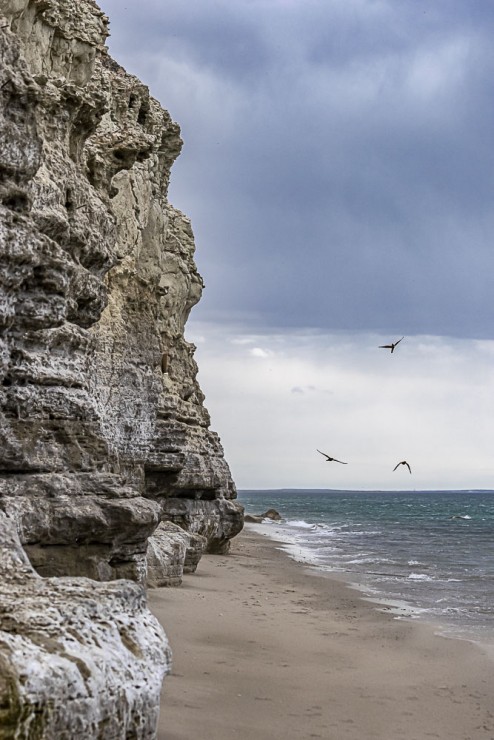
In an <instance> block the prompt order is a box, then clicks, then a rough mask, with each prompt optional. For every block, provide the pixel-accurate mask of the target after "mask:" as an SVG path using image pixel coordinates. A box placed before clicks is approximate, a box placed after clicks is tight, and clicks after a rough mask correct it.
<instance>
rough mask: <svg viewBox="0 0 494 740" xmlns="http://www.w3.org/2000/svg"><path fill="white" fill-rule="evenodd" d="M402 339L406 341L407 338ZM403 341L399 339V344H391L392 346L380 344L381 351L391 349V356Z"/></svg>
mask: <svg viewBox="0 0 494 740" xmlns="http://www.w3.org/2000/svg"><path fill="white" fill-rule="evenodd" d="M401 339H405V337H402V338H401ZM401 339H398V341H397V342H391V344H380V345H379V349H390V350H391V354H393V352H394V351H395V347H396V346H397V345H398V344H399V343H400V342H401Z"/></svg>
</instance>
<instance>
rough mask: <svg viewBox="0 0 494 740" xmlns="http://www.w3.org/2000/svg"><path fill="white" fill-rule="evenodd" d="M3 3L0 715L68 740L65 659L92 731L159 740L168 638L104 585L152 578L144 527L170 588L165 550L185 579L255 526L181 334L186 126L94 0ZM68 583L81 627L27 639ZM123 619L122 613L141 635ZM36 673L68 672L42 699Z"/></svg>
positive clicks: (68, 606) (118, 587) (187, 241)
mask: <svg viewBox="0 0 494 740" xmlns="http://www.w3.org/2000/svg"><path fill="white" fill-rule="evenodd" d="M0 13H1V14H2V16H3V18H2V19H0V26H1V28H0V53H1V55H2V66H1V69H0V96H1V99H2V104H1V109H0V267H1V270H0V329H1V335H0V378H1V380H2V390H1V393H0V446H1V450H2V451H1V453H0V460H1V463H0V514H1V516H0V543H1V544H2V545H3V544H4V541H5V545H4V547H3V549H2V550H1V551H0V572H1V573H3V574H4V576H5V581H6V582H7V581H8V583H9V584H10V588H7V589H6V590H5V589H3V590H1V591H0V663H1V664H2V665H4V663H5V666H8V670H7V668H6V669H5V671H3V672H2V679H0V720H1V717H2V714H1V713H2V712H3V713H4V715H5V716H8V717H9V718H10V719H9V722H10V725H9V726H11V727H14V725H15V722H18V721H19V722H20V719H19V718H22V717H24V719H23V720H22V721H23V722H24V724H25V727H28V726H29V723H32V722H34V719H33V717H36V722H38V720H40V721H41V720H42V723H41V724H42V726H43V728H45V725H46V727H48V728H49V729H43V730H42V733H41V734H39V733H38V734H36V735H34V734H29V731H28V730H26V731H25V734H22V732H24V730H23V731H22V732H20V733H19V734H18V735H16V737H55V736H56V737H61V738H62V737H71V736H72V735H71V734H70V733H71V732H72V730H70V729H65V730H64V729H63V722H64V720H63V717H62V719H61V718H60V716H59V715H58V713H57V712H59V707H58V704H59V700H61V701H62V702H63V701H65V699H64V698H62V695H61V694H59V693H57V691H58V689H59V688H60V686H59V685H58V684H57V680H58V681H59V682H60V681H61V675H60V674H59V673H57V670H55V668H54V666H55V665H59V663H58V662H57V661H60V660H63V661H69V662H71V663H72V669H71V670H73V671H74V672H75V674H78V675H79V679H80V681H82V683H80V685H79V684H78V683H77V681H76V680H75V679H74V683H73V687H72V688H74V687H76V688H74V691H75V693H74V694H71V695H70V698H71V700H72V701H74V702H75V701H76V699H77V697H79V694H80V690H82V689H81V686H82V685H84V686H85V687H86V690H87V691H88V692H89V694H91V692H93V694H91V695H92V698H93V704H94V706H93V707H92V709H91V710H90V711H89V710H88V711H89V714H88V711H86V709H87V707H86V709H84V710H81V711H80V712H79V715H77V712H76V715H77V716H79V721H80V722H82V724H81V725H80V728H79V730H78V732H79V734H81V736H83V737H85V738H90V737H93V736H94V737H112V738H113V737H127V736H129V737H131V736H132V737H152V736H153V729H152V728H153V712H152V711H149V712H148V714H149V717H150V720H149V723H147V725H146V726H145V727H144V726H143V727H140V726H138V724H136V722H137V719H136V717H137V716H138V715H139V712H140V709H139V707H140V708H141V709H142V707H143V706H145V705H147V706H154V704H155V702H156V697H157V690H158V691H159V688H158V689H157V686H159V683H160V682H161V677H162V675H163V674H164V672H165V671H166V670H168V666H169V651H168V647H167V644H166V638H165V636H164V634H163V633H162V631H161V628H159V625H157V623H155V621H154V620H153V618H152V616H151V615H150V614H149V612H148V611H147V608H146V605H145V598H144V596H143V592H142V588H141V586H140V585H136V584H134V585H133V584H128V583H126V582H123V581H118V583H116V584H109V583H106V584H96V583H94V580H98V581H112V580H115V579H122V578H125V579H131V580H133V581H136V582H137V584H144V583H145V581H146V577H147V570H148V564H147V560H146V553H147V549H148V539H149V538H150V537H151V539H152V540H153V542H154V544H153V546H152V547H150V552H151V561H152V566H151V570H152V572H153V577H152V578H151V579H150V580H151V582H152V583H159V584H161V583H164V582H167V578H166V572H167V567H168V565H167V557H168V556H167V555H166V551H167V546H166V543H167V541H168V543H172V544H171V549H172V550H173V552H174V553H175V555H176V553H177V548H179V549H180V547H181V548H182V550H181V552H183V554H182V555H180V558H179V560H181V563H179V571H180V568H183V566H184V564H185V565H186V567H187V563H188V564H189V565H188V567H189V569H191V570H193V568H194V567H195V565H196V564H197V560H198V558H199V557H200V551H201V549H202V548H206V549H207V550H209V551H211V552H226V551H227V550H228V546H229V541H230V539H231V537H233V536H235V534H237V533H238V531H239V530H240V529H241V527H242V508H241V507H240V505H239V504H237V502H236V501H235V497H236V492H235V486H234V484H233V481H232V479H231V475H230V471H229V468H228V465H227V463H226V462H225V459H224V455H223V450H222V447H221V444H220V441H219V438H218V436H217V435H216V434H215V433H214V432H213V431H212V430H211V429H210V419H209V415H208V412H207V410H206V409H205V407H204V404H203V402H204V396H203V394H202V392H201V389H200V387H199V385H198V382H197V380H196V374H197V365H196V363H195V360H194V356H193V355H194V349H195V348H194V347H193V345H191V344H190V343H187V342H186V341H185V339H184V326H185V323H186V321H187V318H188V316H189V313H190V310H191V308H192V307H193V306H194V305H195V304H196V303H197V301H198V300H199V299H200V297H201V292H202V279H201V277H200V275H199V274H198V272H197V269H196V266H195V263H194V257H193V255H194V238H193V233H192V230H191V225H190V222H189V220H188V219H187V218H186V217H185V216H184V215H183V214H182V213H180V212H179V211H178V210H176V209H175V208H174V207H173V206H171V205H170V204H169V202H168V199H167V189H168V183H169V178H170V168H171V166H172V164H173V162H174V160H175V159H176V157H177V156H178V154H179V153H180V149H181V145H182V142H181V139H180V132H179V128H178V126H177V124H175V123H174V122H173V121H172V120H171V118H170V116H169V114H168V113H167V112H166V111H165V110H163V109H162V108H161V106H160V104H159V103H158V102H157V101H156V100H154V99H153V98H152V97H150V95H149V92H148V90H147V88H146V87H145V86H144V85H143V84H142V83H141V82H140V81H139V80H138V79H136V78H135V77H133V76H132V75H129V74H127V73H126V72H125V70H123V69H122V68H121V67H120V66H119V65H118V64H117V63H116V62H114V61H113V60H112V59H111V58H110V57H109V55H108V53H107V49H106V47H105V39H106V36H107V33H108V31H107V25H108V20H107V18H106V17H105V16H104V14H103V13H102V12H101V11H100V10H99V8H98V7H97V5H96V4H95V3H94V2H93V0H0ZM160 522H163V525H160V527H161V529H160V530H159V534H158V533H157V534H156V535H153V533H154V531H155V529H156V528H157V526H158V525H159V524H160ZM172 525H178V526H175V528H174V527H173V526H172ZM184 530H185V533H184ZM184 534H185V539H184V536H183V535H184ZM177 537H178V540H179V541H180V543H181V544H180V545H179V544H177V542H178V540H177ZM175 555H174V557H175ZM151 561H150V562H151ZM21 562H22V568H20V569H17V568H16V567H15V565H14V563H21ZM180 572H181V571H180ZM157 574H158V575H157ZM179 575H180V573H179ZM67 576H70V578H67ZM60 577H63V578H60ZM89 579H93V580H89ZM179 581H180V577H179V576H178V578H177V576H176V573H174V574H172V576H171V577H170V580H169V582H179ZM54 592H56V593H57V597H56V605H54V606H53V609H54V610H55V611H56V610H57V609H59V613H60V614H63V613H64V614H66V615H67V614H68V615H77V619H78V618H80V619H82V621H84V620H86V622H84V624H86V627H84V628H82V627H81V628H80V625H79V626H77V624H76V622H77V619H76V616H73V617H71V616H68V617H67V619H66V621H65V622H64V626H63V628H62V629H61V628H60V625H59V628H58V629H61V633H60V634H59V638H54V637H53V634H52V633H53V631H54V630H55V632H56V627H55V624H58V623H59V620H58V617H57V616H56V615H53V618H54V620H55V621H54V622H53V623H51V621H50V620H51V616H50V617H47V619H46V624H45V625H44V626H39V625H38V627H39V628H38V627H36V629H34V631H33V630H31V631H29V629H28V627H27V626H28V624H29V608H30V607H29V603H30V600H33V603H34V602H35V601H36V599H39V600H40V601H39V604H42V603H46V605H47V610H48V611H50V609H49V608H48V605H49V604H50V603H51V600H52V599H53V598H54V597H53V593H54ZM9 594H10V595H9ZM88 599H89V600H90V601H94V603H95V604H96V607H95V609H96V611H98V610H99V612H98V613H100V615H101V619H102V621H103V623H105V624H106V625H107V627H106V628H107V629H110V625H111V624H113V627H111V630H112V638H111V644H112V651H110V652H111V654H112V655H113V656H114V657H115V660H114V661H113V662H112V661H111V660H110V661H109V662H108V666H107V667H108V670H107V672H106V675H103V674H101V675H100V676H99V677H98V679H97V680H95V682H93V684H94V685H93V684H91V680H89V679H88V676H87V675H86V673H88V671H89V673H88V675H89V676H90V677H93V678H94V676H93V669H92V668H89V669H88V668H87V661H86V657H84V656H85V655H86V653H87V650H88V645H89V643H91V641H92V640H93V641H94V642H95V643H97V642H98V639H99V638H98V639H97V638H96V637H95V635H94V634H93V633H92V632H91V616H90V615H91V608H89V610H88V611H87V615H86V616H83V613H85V610H87V608H88V607H87V603H88ZM19 600H21V601H22V604H23V607H22V610H21V609H20V608H19V609H18V610H17V608H16V604H17V603H18V601H19ZM113 612H115V614H117V613H118V614H120V615H121V618H122V620H124V621H125V619H124V615H125V614H126V613H127V622H128V625H129V626H128V630H130V632H129V631H127V632H126V631H125V630H124V632H122V631H120V632H119V629H120V627H118V626H117V628H115V620H116V619H117V617H116V616H115V618H114V619H113V623H112V613H113ZM16 614H20V616H19V617H16V616H15V615H16ZM50 614H51V611H50ZM13 615H14V616H13ZM23 615H24V616H23ZM57 620H58V621H57ZM74 620H75V622H74ZM62 621H63V620H62ZM117 621H118V620H117ZM136 625H140V626H139V630H141V636H140V637H139V638H138V639H135V635H134V632H135V631H136V630H137V626H136ZM31 626H32V625H31ZM115 629H116V632H115ZM126 629H127V628H126ZM36 630H37V631H36ZM44 630H45V631H46V630H47V634H48V633H50V634H51V636H50V642H49V644H50V647H49V649H48V648H46V650H45V647H43V646H44V645H45V642H46V640H45V637H46V635H45V632H44ZM81 630H82V632H81ZM142 630H144V631H142ZM124 633H125V634H124ZM131 633H132V635H131V636H130V637H129V635H130V634H131ZM44 635H45V636H44ZM70 635H72V637H71V638H70V639H73V640H76V642H77V647H74V645H72V647H71V649H70V650H68V649H67V644H68V643H67V640H69V636H70ZM81 635H82V636H81ZM118 635H120V637H118ZM122 635H123V636H122ZM14 637H15V639H14ZM17 638H19V640H21V638H22V640H21V641H23V642H22V649H20V648H19V646H18V645H17V643H16V639H17ZM105 639H106V638H105ZM119 640H120V642H119ZM64 641H65V642H64ZM14 643H15V645H14ZM62 643H63V644H62ZM117 643H118V645H117ZM141 643H143V644H141ZM26 645H29V648H27V647H26ZM18 648H19V649H18ZM27 649H29V650H31V651H34V652H33V654H34V653H36V655H37V656H38V657H36V665H37V666H39V676H38V678H39V680H38V681H37V683H36V682H35V683H36V685H35V686H33V685H31V683H30V677H29V671H27V672H26V670H25V665H24V663H23V660H24V658H23V659H21V658H20V657H19V656H21V654H22V655H25V650H27ZM40 650H41V651H43V650H45V653H43V655H44V657H43V655H41V654H40V655H38V652H39V651H40ZM119 650H120V651H123V652H122V655H125V656H126V658H125V660H127V662H128V660H130V658H129V653H130V655H131V656H133V658H132V660H133V661H134V665H133V666H131V667H129V666H130V664H128V665H127V663H126V662H125V660H122V655H119ZM36 651H38V652H36ZM73 656H75V657H73ZM96 662H97V661H96ZM60 665H61V664H60ZM83 665H85V666H86V668H84V667H83ZM43 666H45V667H46V671H45V673H46V676H48V675H51V674H50V671H52V673H53V671H54V674H53V675H55V676H58V678H54V679H53V681H54V683H53V686H54V687H57V686H58V688H54V691H53V692H52V701H51V703H49V710H48V709H47V706H48V705H47V704H46V701H48V700H47V698H46V696H45V694H46V692H45V694H43V692H42V691H41V688H40V687H41V686H42V685H43V681H42V680H41V679H42V677H43V675H44V674H43V670H44V668H43ZM112 670H113V671H114V675H113V677H111V676H110V675H109V674H110V673H111V672H112ZM150 671H151V672H153V671H154V675H155V676H156V677H157V680H156V681H154V682H153V681H151V682H148V681H147V679H146V678H145V676H147V675H148V673H149V672H150ZM139 672H140V673H139ZM4 675H5V676H8V677H9V678H8V680H7V681H3V676H4ZM125 675H127V678H128V677H129V675H131V676H132V680H134V679H135V680H136V681H137V684H138V685H140V686H141V693H139V691H137V690H136V691H135V692H134V694H132V692H130V693H129V692H126V695H127V699H126V702H127V704H125V702H124V704H125V707H124V708H123V705H122V704H121V703H120V704H119V701H120V700H121V696H120V699H117V698H115V697H118V696H119V690H117V689H116V690H115V692H114V694H112V692H109V697H110V698H109V700H108V701H109V703H108V706H106V707H104V708H103V709H102V706H101V705H100V706H99V710H98V711H99V714H98V711H96V708H97V705H98V701H97V699H95V696H96V694H95V693H94V692H95V687H96V686H97V684H98V682H99V683H101V682H106V683H109V684H110V685H114V686H115V687H118V686H120V695H121V693H122V690H123V689H122V686H123V685H124V684H125V679H124V676H125ZM139 675H140V676H141V678H140V679H139ZM143 677H144V678H143ZM79 679H78V680H79ZM47 680H48V679H47ZM77 686H78V688H77ZM143 687H147V688H143ZM40 692H41V693H40ZM78 692H79V693H78ZM69 693H70V692H69ZM48 695H49V694H48ZM131 695H132V697H133V698H130V699H129V696H131ZM64 696H65V695H64ZM67 696H68V695H67ZM112 696H113V699H112V698H111V697H112ZM143 696H145V698H144V699H143ZM43 697H44V698H43ZM53 697H56V698H55V699H53ZM77 701H79V699H77ZM112 701H113V702H114V703H115V702H116V705H115V706H116V707H117V709H112ZM117 705H118V706H117ZM81 706H82V704H81ZM87 706H89V704H88V705H87ZM57 707H58V708H57ZM6 708H7V709H6ZM85 712H86V714H88V716H89V717H90V722H91V723H92V724H88V722H89V720H88V721H85V720H83V719H81V718H83V716H84V713H85ZM5 713H6V714H5ZM112 713H113V715H114V716H115V717H120V718H122V717H124V716H125V717H127V716H128V718H129V719H128V721H127V720H125V721H124V720H123V719H122V721H121V723H120V724H121V727H125V728H126V730H125V732H128V734H125V732H124V733H123V734H120V735H119V734H118V733H117V734H115V733H116V732H117V731H116V730H115V727H117V726H118V723H117V725H114V723H112V722H111V721H109V720H108V717H110V716H111V715H112ZM66 714H67V712H65V714H64V712H63V711H62V715H63V716H66ZM97 716H98V717H99V719H98V718H97ZM16 717H17V720H16V719H15V718H16ZM26 717H27V718H28V719H26ZM105 718H106V719H105ZM50 722H52V723H53V722H61V723H62V724H52V725H50V724H49V723H50ZM84 722H86V724H84ZM98 722H99V723H100V725H98ZM104 722H108V724H107V725H104V724H101V723H104ZM43 723H45V724H43ZM47 723H48V724H47ZM132 723H134V724H132ZM4 724H5V723H4ZM40 726H41V725H40ZM0 727H2V722H1V721H0ZM23 727H24V725H23ZM50 727H51V729H50ZM53 727H56V728H57V733H58V734H55V735H53V734H52V735H50V734H49V732H53ZM95 727H99V729H98V730H95V729H94V728H95ZM101 727H104V728H105V727H108V728H110V729H103V730H102V729H101ZM112 732H113V734H112ZM122 732H123V730H122ZM43 733H44V734H43ZM64 733H66V734H64ZM98 733H99V734H98ZM105 733H106V734H105ZM132 733H134V734H132ZM11 736H12V737H13V735H9V734H8V733H7V734H5V733H4V734H3V735H2V734H1V732H0V737H11Z"/></svg>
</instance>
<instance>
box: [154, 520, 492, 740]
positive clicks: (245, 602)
mask: <svg viewBox="0 0 494 740" xmlns="http://www.w3.org/2000/svg"><path fill="white" fill-rule="evenodd" d="M149 603H150V607H151V609H152V611H153V612H154V614H155V615H156V616H157V617H158V619H159V620H160V622H161V623H162V624H163V626H164V627H165V630H166V632H167V635H168V637H169V639H170V642H171V645H172V649H173V655H174V665H173V672H172V675H170V676H168V677H167V678H166V679H165V682H164V687H163V693H162V701H161V715H160V725H159V733H158V738H159V740H193V739H195V738H197V739H198V740H233V739H235V738H238V739H239V740H305V739H306V738H307V739H309V738H324V740H370V739H371V738H375V739H376V740H428V739H429V738H440V739H441V740H494V698H493V694H494V660H493V658H492V656H489V654H488V653H487V650H486V649H484V648H482V647H481V646H478V645H475V644H472V643H469V642H465V641H462V640H454V639H448V638H444V637H440V636H437V635H435V634H434V630H433V628H432V627H430V626H429V625H426V624H419V623H417V622H415V621H414V622H412V621H409V620H402V619H400V620H398V619H395V618H394V617H393V615H392V614H391V613H385V612H382V611H380V610H378V609H377V608H376V606H375V605H373V604H371V603H369V602H367V601H364V600H363V599H362V598H361V597H360V595H359V593H358V592H357V591H355V590H353V589H350V588H348V587H347V586H346V585H345V584H344V583H343V582H341V581H340V580H338V579H337V578H331V577H327V576H318V575H315V574H313V571H309V570H307V569H306V568H305V567H304V566H302V565H300V564H297V563H295V562H293V561H292V560H291V559H290V558H289V557H288V556H287V555H286V554H285V553H283V552H280V551H279V550H278V549H277V545H276V543H274V542H271V541H270V540H268V539H266V538H265V537H263V536H261V535H258V534H256V533H254V532H253V531H252V530H249V529H246V530H244V532H242V533H241V535H240V536H239V537H237V538H235V540H234V541H233V543H232V551H231V554H230V555H228V556H218V555H207V556H205V557H203V559H202V560H201V562H200V563H199V568H198V571H197V573H195V574H194V575H189V576H185V578H184V583H183V585H182V586H181V587H180V588H178V589H155V590H151V591H150V592H149Z"/></svg>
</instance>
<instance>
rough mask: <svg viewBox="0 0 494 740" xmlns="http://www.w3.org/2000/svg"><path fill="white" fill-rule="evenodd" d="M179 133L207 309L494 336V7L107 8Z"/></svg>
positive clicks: (353, 2) (176, 186)
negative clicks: (493, 278) (175, 123)
mask: <svg viewBox="0 0 494 740" xmlns="http://www.w3.org/2000/svg"><path fill="white" fill-rule="evenodd" d="M102 6H103V9H104V10H105V11H106V12H107V13H108V14H109V15H110V17H111V19H112V22H111V30H112V37H111V39H110V48H111V51H112V53H113V54H114V55H115V56H116V57H117V58H118V59H119V61H121V62H122V63H123V64H124V65H125V66H126V67H127V68H128V69H129V71H131V72H134V73H136V74H138V75H139V76H140V77H141V78H142V79H144V81H145V82H146V83H147V84H148V85H149V86H150V88H151V91H152V94H153V95H154V96H155V97H158V98H159V99H160V101H161V102H162V103H163V104H164V105H165V106H166V107H167V108H168V109H169V110H170V112H171V114H172V116H173V117H174V118H175V119H176V120H178V121H179V123H180V125H181V127H182V132H183V137H184V140H185V147H184V152H183V154H182V156H181V157H180V159H179V161H178V162H177V164H176V165H175V167H174V171H173V174H172V186H171V192H170V197H171V199H172V200H173V202H174V204H175V205H176V206H178V207H179V208H181V209H182V210H184V211H185V212H187V214H188V215H190V217H191V219H192V223H193V225H194V229H195V233H196V242H197V247H198V251H197V261H198V264H199V268H200V270H201V272H202V273H203V275H204V278H205V282H206V286H207V290H206V292H205V296H204V299H203V301H202V302H201V304H200V305H199V307H198V308H197V309H196V313H195V316H196V317H198V318H200V319H203V320H221V321H224V322H226V321H229V320H234V321H236V322H240V323H244V324H245V325H249V326H255V327H263V326H264V327H268V326H271V327H273V326H275V327H278V328H280V329H281V330H283V329H285V330H290V328H293V327H299V328H302V327H309V328H310V327H312V328H316V329H319V330H327V331H333V330H347V331H378V332H381V331H384V332H390V333H391V334H394V333H397V332H399V333H406V334H432V335H448V334H449V335H453V336H458V337H485V338H489V337H492V336H493V332H494V308H493V306H494V302H493V301H492V273H493V269H492V268H493V266H494V260H493V256H492V247H491V234H492V233H493V229H494V213H493V209H492V205H491V204H492V195H493V192H494V167H493V161H492V160H493V146H492V138H493V135H492V131H494V126H493V123H494V121H493V118H494V96H493V95H492V90H491V89H492V79H494V74H493V72H494V69H493V68H494V48H493V45H492V41H491V40H492V32H493V26H494V7H491V6H490V4H489V3H478V2H473V1H472V2H469V1H468V0H462V1H461V2H460V1H458V2H455V1H454V0H448V2H446V1H445V0H444V1H443V2H435V3H433V4H431V3H429V2H425V1H424V2H421V0H418V1H417V0H414V1H413V2H412V0H409V1H400V0H393V2H391V1H390V0H388V2H385V1H384V0H382V1H380V2H378V1H374V0H358V1H357V0H345V2H338V1H335V2H329V3H328V2H326V1H325V0H324V2H323V0H317V1H316V0H313V1H309V2H307V1H306V0H304V2H302V1H301V0H300V1H297V0H285V1H282V0H278V1H277V2H275V1H274V0H271V1H268V0H253V1H249V0H234V1H233V2H232V1H231V0H230V1H229V2H226V0H222V1H221V2H213V1H211V2H206V1H205V2H202V3H201V2H198V3H194V6H193V8H192V7H191V4H190V3H183V2H178V1H177V2H175V0H174V1H172V2H157V0H154V1H153V0H141V2H139V3H131V2H130V0H129V2H127V3H126V4H125V5H123V4H122V3H121V0H106V1H103V2H102Z"/></svg>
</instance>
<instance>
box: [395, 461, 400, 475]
mask: <svg viewBox="0 0 494 740" xmlns="http://www.w3.org/2000/svg"><path fill="white" fill-rule="evenodd" d="M400 465H401V463H398V464H397V465H395V466H394V468H393V473H394V471H395V470H396V468H399V467H400Z"/></svg>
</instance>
